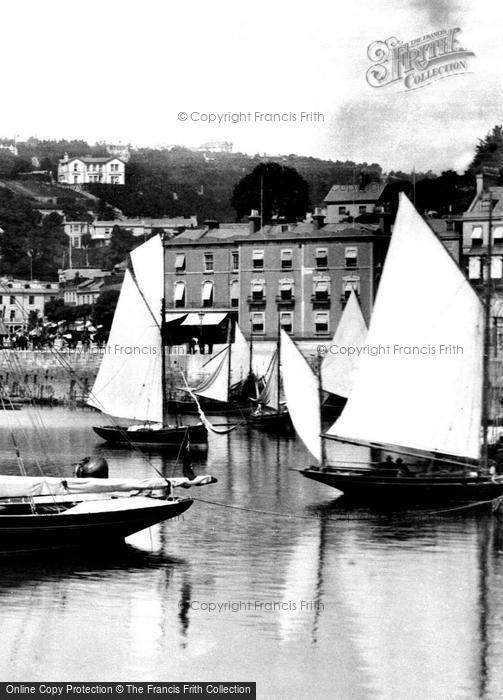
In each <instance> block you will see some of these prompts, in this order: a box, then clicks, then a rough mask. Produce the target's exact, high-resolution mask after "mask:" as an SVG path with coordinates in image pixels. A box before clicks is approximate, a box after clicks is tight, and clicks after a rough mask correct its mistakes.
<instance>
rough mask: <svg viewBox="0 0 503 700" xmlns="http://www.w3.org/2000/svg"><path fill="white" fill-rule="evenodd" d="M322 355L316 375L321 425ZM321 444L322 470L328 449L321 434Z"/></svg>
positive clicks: (317, 363)
mask: <svg viewBox="0 0 503 700" xmlns="http://www.w3.org/2000/svg"><path fill="white" fill-rule="evenodd" d="M322 359H323V358H322V357H321V355H318V357H317V358H316V377H317V379H318V396H319V404H320V427H321V407H322V405H323V388H322V386H321V363H322ZM320 446H321V464H320V466H321V469H322V471H325V469H326V465H327V451H326V445H325V441H324V440H323V438H322V437H321V435H320Z"/></svg>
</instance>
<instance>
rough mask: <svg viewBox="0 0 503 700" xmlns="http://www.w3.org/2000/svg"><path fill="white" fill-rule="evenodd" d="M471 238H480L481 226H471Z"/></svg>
mask: <svg viewBox="0 0 503 700" xmlns="http://www.w3.org/2000/svg"><path fill="white" fill-rule="evenodd" d="M472 238H482V226H474V227H473V228H472Z"/></svg>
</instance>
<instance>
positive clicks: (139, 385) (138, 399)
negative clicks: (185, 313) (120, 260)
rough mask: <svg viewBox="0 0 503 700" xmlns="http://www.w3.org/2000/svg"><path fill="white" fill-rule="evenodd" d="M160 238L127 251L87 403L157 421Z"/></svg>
mask: <svg viewBox="0 0 503 700" xmlns="http://www.w3.org/2000/svg"><path fill="white" fill-rule="evenodd" d="M162 255H163V251H162V243H161V240H160V237H159V236H156V237H154V238H152V239H150V240H149V241H147V242H146V243H144V244H143V245H141V246H140V247H139V248H137V249H136V250H134V251H133V252H132V253H131V271H130V270H129V269H128V270H126V274H125V276H124V282H123V284H122V288H121V292H120V295H119V300H118V303H117V308H116V310H115V315H114V319H113V323H112V328H111V330H110V336H109V339H108V342H107V345H106V348H105V352H104V356H103V359H102V362H101V365H100V368H99V371H98V375H97V377H96V380H95V383H94V386H93V389H92V392H91V395H90V397H89V399H88V404H89V405H91V406H94V407H95V408H98V409H99V410H100V411H102V412H103V413H106V414H108V415H110V416H114V417H117V418H129V419H132V420H138V421H152V422H154V423H160V422H162V418H163V416H162V388H161V371H162V362H161V333H160V317H161V314H160V312H161V300H162V297H163V273H162V270H163V267H162Z"/></svg>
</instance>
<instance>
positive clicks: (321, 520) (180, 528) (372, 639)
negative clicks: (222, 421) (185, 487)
mask: <svg viewBox="0 0 503 700" xmlns="http://www.w3.org/2000/svg"><path fill="white" fill-rule="evenodd" d="M43 410H44V414H45V415H44V423H45V424H46V425H47V426H48V428H49V434H52V437H53V438H59V442H58V443H57V444H58V446H59V452H58V454H54V455H53V460H54V464H55V468H56V467H59V466H61V465H64V464H65V463H67V462H68V459H69V456H71V455H73V454H75V451H78V452H79V453H81V454H86V453H87V454H90V453H93V452H94V450H96V451H97V452H98V453H99V454H103V455H104V456H106V458H107V460H108V462H109V465H110V473H111V476H112V477H113V476H116V475H117V474H121V475H122V476H124V477H125V478H127V477H136V478H141V477H142V476H144V475H145V474H148V473H149V471H148V469H149V468H148V466H147V465H146V464H145V462H144V459H143V457H142V456H140V455H139V454H137V453H136V452H135V451H131V450H123V451H120V450H113V451H112V450H104V449H103V448H102V445H101V443H100V442H99V439H98V438H97V437H96V438H95V443H94V446H93V444H90V442H89V436H90V435H92V433H91V432H90V430H89V427H90V426H91V425H92V422H93V420H94V415H93V413H91V412H88V411H85V410H76V411H73V412H66V411H64V410H63V409H59V408H56V409H43ZM17 413H20V414H21V415H22V414H23V411H21V412H17ZM26 428H27V430H29V429H30V428H29V421H28V419H26ZM329 449H330V453H329V455H328V457H329V459H331V460H334V461H342V460H344V459H346V460H352V461H358V460H363V459H365V455H364V454H363V453H359V452H358V453H357V452H353V451H352V450H353V448H351V447H349V446H347V445H341V444H339V443H335V442H334V443H331V444H330V447H329ZM9 450H10V442H9V439H8V436H7V434H6V432H5V431H4V430H3V429H2V428H1V427H0V458H2V459H5V455H6V454H7V453H8V451H9ZM332 450H335V451H334V452H332ZM306 457H307V454H306V451H305V450H304V448H303V447H302V446H301V444H300V443H299V442H298V441H296V440H292V439H282V438H278V439H275V438H272V437H271V436H267V435H264V434H262V433H260V432H258V431H256V430H246V429H242V430H238V431H235V432H232V433H230V434H228V435H225V436H213V435H211V436H210V437H209V448H208V456H207V463H203V464H201V465H199V464H197V465H196V464H195V465H194V469H195V471H198V472H200V473H201V472H206V471H210V472H211V473H213V474H215V476H216V477H217V478H218V479H219V481H218V483H217V484H215V485H214V487H212V491H211V493H207V494H206V493H201V495H200V496H199V494H200V492H197V494H196V496H197V498H198V502H197V517H194V515H193V514H191V513H190V511H189V513H188V514H187V516H185V517H183V516H182V517H181V518H179V519H174V520H172V521H170V522H169V523H166V524H160V525H157V526H155V527H153V528H152V529H151V530H150V531H149V530H147V531H144V532H141V533H138V534H137V535H135V536H134V537H132V538H129V539H128V546H126V547H124V548H117V549H113V550H111V551H109V552H107V553H106V554H105V555H101V554H96V555H93V554H90V553H89V552H86V553H85V554H81V555H79V556H76V555H73V554H68V555H65V557H64V558H62V557H61V556H58V557H57V558H55V557H54V556H47V557H45V556H44V557H43V558H40V557H39V558H38V559H37V560H36V561H35V565H33V564H32V562H31V561H28V560H21V559H18V560H15V561H11V560H10V561H9V562H8V563H7V562H4V564H3V566H2V577H1V580H0V622H1V625H2V642H3V644H2V648H3V650H4V653H3V654H2V656H1V657H0V674H1V675H2V677H4V678H9V679H12V680H13V681H16V680H17V681H22V682H26V680H27V679H30V680H33V681H36V680H40V681H43V680H44V679H47V678H48V677H50V678H51V679H54V680H65V679H69V678H82V679H84V680H90V681H91V680H93V681H96V679H100V680H101V681H102V680H110V681H113V680H116V679H117V678H118V677H120V676H123V677H128V678H131V679H133V680H145V681H148V680H151V679H152V678H166V677H169V678H177V679H182V680H190V679H192V680H193V679H194V673H195V672H197V676H198V677H199V678H200V679H203V680H218V679H221V678H226V677H235V676H236V674H237V673H239V676H240V677H242V678H247V679H252V680H256V681H257V683H258V687H259V689H260V687H262V688H267V691H266V693H267V696H268V697H273V698H275V697H278V698H282V697H306V696H307V695H309V697H313V698H325V697H336V698H352V699H353V698H386V700H387V699H388V698H392V699H394V698H397V699H398V698H400V699H401V698H404V697H407V698H423V697H425V698H430V697H433V698H437V697H439V698H440V697H455V698H467V699H470V700H471V699H472V698H493V697H498V694H499V691H500V689H501V687H502V683H503V568H502V567H503V557H502V555H501V552H502V551H503V542H502V532H503V530H502V527H503V523H501V521H500V520H499V519H498V518H495V517H493V516H489V515H487V514H486V513H484V512H482V511H479V510H467V511H464V514H463V515H461V516H460V515H459V514H458V513H454V514H449V515H443V516H438V517H431V516H428V517H427V516H425V515H424V513H425V510H424V509H422V510H419V511H415V512H411V511H407V510H405V509H403V510H401V511H397V512H394V513H389V512H383V511H379V510H376V509H373V508H364V507H352V508H349V507H345V506H344V502H343V501H342V500H341V499H335V498H333V496H336V495H337V494H336V492H335V491H332V490H329V489H327V488H326V486H324V485H321V484H316V483H314V482H310V481H306V480H303V479H300V478H299V475H298V474H297V473H296V472H292V471H289V470H287V469H285V466H284V465H285V464H287V463H288V464H290V465H291V466H292V467H293V468H300V467H301V466H302V465H303V464H304V463H305V460H306ZM148 459H149V461H151V462H152V464H153V465H155V466H156V468H158V469H159V470H160V471H161V472H162V473H164V474H165V475H167V476H178V475H181V465H179V464H176V460H175V458H174V457H170V456H163V455H161V454H155V453H151V454H149V455H148ZM30 464H31V462H30V459H28V458H27V466H30ZM12 468H13V470H15V468H16V467H15V465H13V466H12ZM188 493H189V494H190V495H192V493H193V492H192V491H189V492H188ZM205 501H211V503H206V502H205ZM215 503H217V504H223V505H214V504H215ZM228 506H231V508H229V507H228ZM192 511H193V513H195V512H196V511H195V508H194V509H192ZM255 511H261V512H255ZM275 513H276V514H277V515H274V514H275ZM281 514H284V515H283V516H282V515H281ZM286 514H288V516H289V517H285V515H286ZM240 601H241V602H244V603H249V604H250V609H244V608H243V607H241V609H240V610H237V611H233V610H232V609H230V607H229V606H227V608H226V609H224V608H221V610H220V611H218V610H210V609H208V605H207V604H208V603H213V604H215V603H220V604H222V605H223V604H225V603H227V604H228V603H232V602H234V603H236V602H240ZM302 601H306V602H307V603H308V604H309V605H307V606H306V605H305V606H304V609H301V607H300V604H301V602H302ZM256 602H257V604H256ZM274 603H276V604H277V605H276V609H274ZM285 603H296V605H297V609H296V610H289V609H285V606H284V604H285ZM281 604H283V607H281Z"/></svg>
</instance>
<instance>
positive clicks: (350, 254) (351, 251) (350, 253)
mask: <svg viewBox="0 0 503 700" xmlns="http://www.w3.org/2000/svg"><path fill="white" fill-rule="evenodd" d="M357 256H358V248H346V258H352V259H354V258H356V257H357Z"/></svg>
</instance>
